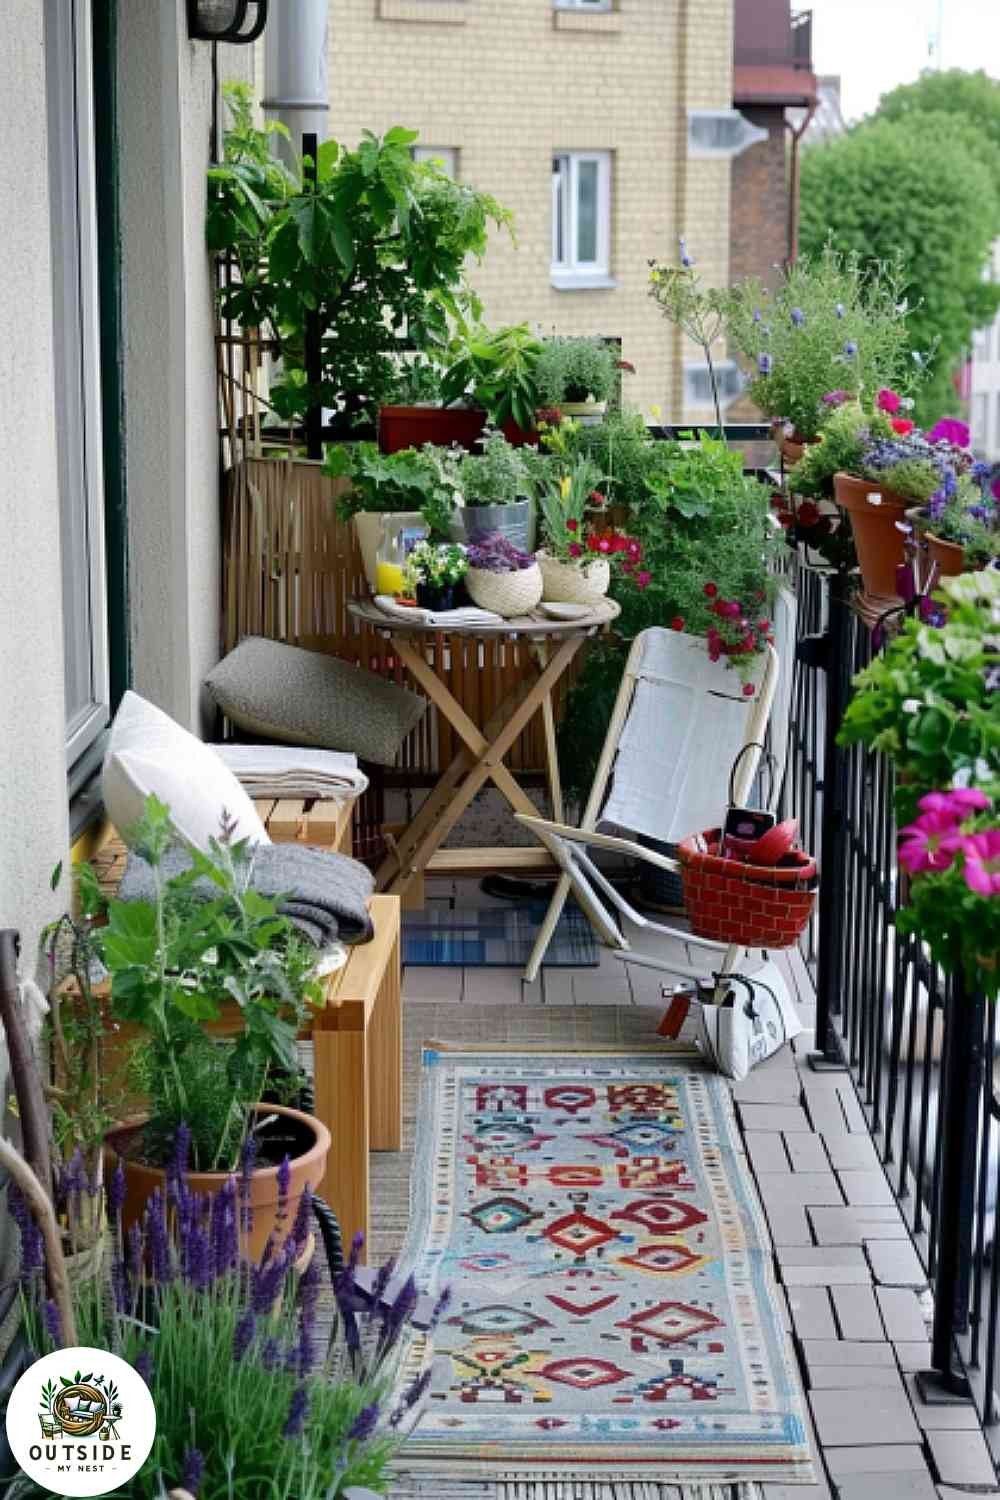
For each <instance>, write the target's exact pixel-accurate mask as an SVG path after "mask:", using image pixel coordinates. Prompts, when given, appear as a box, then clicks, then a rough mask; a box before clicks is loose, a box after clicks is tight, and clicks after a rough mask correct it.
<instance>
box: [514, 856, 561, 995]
mask: <svg viewBox="0 0 1000 1500" xmlns="http://www.w3.org/2000/svg"><path fill="white" fill-rule="evenodd" d="M571 885H572V881H571V880H570V878H569V876H568V875H560V877H559V879H558V880H557V881H556V886H555V890H554V891H553V892H552V899H551V901H550V902H549V909H548V911H547V912H546V913H545V918H544V920H543V922H542V925H541V927H539V929H538V936H537V937H536V939H535V946H534V947H533V948H532V950H531V957H530V958H529V959H528V962H527V964H526V965H525V969H524V978H525V981H526V983H528V984H530V983H531V981H532V980H533V979H536V978H537V977H538V971H539V969H540V968H541V967H542V962H543V960H544V958H545V953H546V950H547V949H548V946H549V944H550V943H551V941H552V934H553V933H554V932H555V930H556V927H557V926H558V924H559V918H560V917H561V916H562V910H563V907H564V906H565V905H566V898H567V896H568V895H569V893H570V887H571Z"/></svg>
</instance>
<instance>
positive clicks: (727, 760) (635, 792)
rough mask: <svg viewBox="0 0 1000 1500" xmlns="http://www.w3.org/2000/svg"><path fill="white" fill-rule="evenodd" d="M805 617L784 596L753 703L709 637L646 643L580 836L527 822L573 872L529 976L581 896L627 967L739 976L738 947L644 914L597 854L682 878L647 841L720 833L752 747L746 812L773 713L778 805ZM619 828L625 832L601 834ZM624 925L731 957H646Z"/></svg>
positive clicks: (632, 665) (658, 638)
mask: <svg viewBox="0 0 1000 1500" xmlns="http://www.w3.org/2000/svg"><path fill="white" fill-rule="evenodd" d="M795 611H796V607H795V599H794V596H793V595H792V594H790V593H789V592H788V591H787V590H784V589H783V590H781V591H780V593H779V595H778V598H777V599H776V601H775V605H774V624H775V639H776V641H778V642H780V644H781V646H782V648H783V651H784V655H783V656H782V657H779V654H778V651H777V650H776V649H775V647H773V646H771V647H768V649H767V651H766V652H765V653H763V654H762V656H761V657H760V659H759V664H758V672H757V674H756V676H755V678H754V684H755V688H756V691H755V693H754V695H753V697H748V696H746V695H744V693H743V691H742V683H741V681H740V679H739V677H738V676H737V675H736V673H735V672H734V671H732V670H730V669H729V668H727V667H726V665H725V664H724V663H723V662H721V661H720V662H712V661H710V660H709V656H708V652H707V650H706V646H705V642H704V640H703V639H700V638H697V637H695V636H690V635H684V634H681V633H679V632H677V631H673V630H665V629H662V628H660V627H654V628H652V629H649V630H644V631H642V633H641V634H640V635H638V636H637V637H636V639H635V641H634V643H633V645H632V649H631V651H630V652H629V657H628V662H627V664H626V667H625V673H624V676H623V678H622V684H621V687H620V689H619V691H618V697H617V700H616V702H615V708H614V713H613V714H612V716H611V723H610V725H609V726H608V734H607V738H606V740H605V742H604V749H603V750H602V752H601V758H600V761H599V763H598V767H597V774H596V776H595V778H594V785H593V787H592V788H591V792H590V797H589V798H588V800H587V805H586V807H585V809H584V812H583V817H582V819H581V822H580V826H579V828H573V827H570V826H569V825H568V824H563V823H554V822H550V821H548V820H547V819H545V818H536V817H529V816H528V815H527V814H523V813H518V815H517V817H518V821H519V822H521V823H523V824H524V826H525V827H526V828H530V829H531V831H532V832H533V833H534V834H535V835H536V837H537V838H538V839H539V840H540V841H541V842H542V843H543V844H544V845H545V846H546V848H547V849H548V850H549V852H550V853H551V854H552V855H553V857H554V859H555V860H556V862H557V864H558V865H559V868H560V869H561V870H562V872H563V873H562V875H561V876H560V878H559V880H558V883H557V884H556V887H555V890H554V892H553V895H552V900H551V902H550V904H549V909H548V912H547V914H546V917H545V920H544V922H543V923H542V926H541V929H540V931H539V934H538V938H537V941H536V943H535V946H534V949H533V951H532V954H531V957H530V959H529V960H528V965H527V968H526V969H525V978H526V979H528V980H531V979H534V978H535V976H536V974H537V973H538V970H539V967H540V966H541V963H542V960H543V959H544V957H545V951H546V949H547V948H548V945H549V942H550V940H551V938H552V934H553V932H554V930H555V927H556V923H557V922H558V920H559V916H560V914H561V912H562V909H563V906H564V905H565V903H566V898H567V897H568V895H569V894H570V891H572V892H573V894H574V896H575V897H576V899H577V901H578V902H579V904H580V906H581V907H582V908H583V910H584V911H585V912H586V914H587V916H588V918H589V919H590V922H591V925H592V926H593V927H594V928H595V930H596V932H597V933H598V935H599V937H601V938H602V939H603V941H604V942H605V943H607V944H608V945H609V946H610V947H611V948H613V949H614V950H615V956H616V957H618V958H621V959H623V960H624V961H625V962H628V963H637V964H641V965H642V966H644V967H646V968H653V969H661V970H665V971H666V972H668V973H672V974H679V975H685V976H689V977H692V978H701V977H704V975H705V972H706V967H709V968H714V969H716V970H717V971H719V972H728V971H729V970H730V969H732V967H733V966H734V964H735V962H736V957H737V955H738V953H739V951H740V949H739V948H738V947H733V946H729V947H727V945H726V944H725V943H718V942H711V941H709V940H708V939H706V938H699V937H693V936H692V935H691V933H690V932H688V931H686V930H684V929H682V928H677V927H671V926H667V925H665V924H664V923H661V922H656V921H653V920H652V919H651V918H650V917H648V916H647V915H646V914H645V913H643V912H639V911H636V910H635V908H634V907H633V906H632V905H631V904H630V903H629V902H628V901H627V900H626V899H625V897H624V896H623V895H622V893H621V892H620V891H619V890H618V889H617V888H616V887H615V886H614V885H613V884H612V883H611V881H610V880H609V879H608V877H607V875H605V874H604V873H603V872H602V871H601V870H600V869H599V868H598V866H597V865H596V864H595V862H594V860H593V858H592V857H591V854H590V850H591V849H593V850H604V851H606V852H608V853H613V854H622V855H627V856H629V857H630V858H632V859H637V860H643V861H645V862H646V863H647V864H649V865H653V866H654V867H656V868H657V869H660V870H669V871H673V872H677V871H679V869H680V865H679V864H678V862H677V861H676V860H675V859H673V858H671V857H670V856H669V855H667V854H665V853H662V852H660V851H659V850H658V849H656V848H655V847H654V848H650V847H648V845H645V844H641V843H639V842H637V839H638V837H643V838H646V839H651V840H654V841H656V843H658V844H661V845H662V844H676V843H677V842H678V841H679V840H680V839H682V838H685V837H687V836H688V835H689V834H692V833H697V832H701V831H702V830H703V829H707V828H713V827H717V826H718V825H719V824H720V822H721V821H722V818H723V815H724V811H725V806H726V799H727V794H728V787H729V775H730V771H731V769H732V767H733V763H734V762H735V761H736V757H737V755H739V752H740V751H741V749H743V747H744V746H748V747H750V748H749V749H748V751H747V753H746V754H745V755H743V756H742V757H741V758H740V761H739V764H738V765H737V767H736V774H735V777H734V795H735V798H736V801H737V802H738V803H740V804H743V805H746V802H747V799H748V797H750V795H751V792H752V790H753V786H754V779H755V776H756V773H757V767H758V763H759V760H760V750H759V748H754V747H755V746H756V747H759V745H760V744H761V742H763V741H764V740H765V735H766V734H767V731H768V722H769V719H770V717H771V714H772V709H773V711H774V712H775V722H774V725H773V731H774V732H773V733H772V736H771V738H772V740H773V753H774V756H775V761H776V764H777V770H776V771H775V774H774V775H773V777H772V778H771V779H772V788H771V794H772V799H775V800H776V799H777V797H778V796H779V794H780V786H781V779H782V773H783V767H784V760H785V752H786V746H787V739H788V714H789V706H790V681H791V662H792V656H793V649H794V638H795ZM609 783H610V792H609V790H608V787H609ZM607 826H611V827H614V828H615V829H616V830H622V832H614V833H604V832H601V831H600V830H601V828H602V827H607ZM618 914H620V915H618ZM620 916H624V917H627V918H628V920H629V921H630V922H631V923H633V924H634V925H635V926H636V927H638V928H640V929H645V930H648V931H650V932H655V933H659V934H661V935H666V936H669V937H673V938H677V939H678V940H679V941H680V942H682V943H684V944H686V945H690V946H692V947H696V948H705V949H708V950H714V951H715V952H716V953H718V954H720V955H723V957H722V961H721V962H715V963H713V964H709V965H706V964H705V963H704V962H703V963H702V965H701V966H700V967H692V966H691V965H690V964H685V963H682V962H675V961H673V960H669V961H668V960H665V959H663V958H660V957H657V956H654V955H651V954H643V953H640V952H637V951H636V950H634V949H633V948H632V947H631V944H630V941H629V938H628V937H627V936H626V934H625V932H624V931H623V929H622V925H621V921H620Z"/></svg>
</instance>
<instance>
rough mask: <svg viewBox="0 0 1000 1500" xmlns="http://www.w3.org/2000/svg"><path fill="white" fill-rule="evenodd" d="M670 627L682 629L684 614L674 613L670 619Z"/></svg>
mask: <svg viewBox="0 0 1000 1500" xmlns="http://www.w3.org/2000/svg"><path fill="white" fill-rule="evenodd" d="M670 629H671V630H683V629H684V616H683V615H674V618H673V619H672V620H671V621H670Z"/></svg>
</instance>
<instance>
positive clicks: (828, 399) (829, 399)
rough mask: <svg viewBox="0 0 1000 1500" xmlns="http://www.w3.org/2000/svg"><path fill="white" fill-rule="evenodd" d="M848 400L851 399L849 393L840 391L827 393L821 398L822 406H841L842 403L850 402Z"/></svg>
mask: <svg viewBox="0 0 1000 1500" xmlns="http://www.w3.org/2000/svg"><path fill="white" fill-rule="evenodd" d="M850 399H851V393H850V391H841V390H836V391H827V393H826V395H825V396H824V397H823V405H824V406H843V404H844V402H845V401H850Z"/></svg>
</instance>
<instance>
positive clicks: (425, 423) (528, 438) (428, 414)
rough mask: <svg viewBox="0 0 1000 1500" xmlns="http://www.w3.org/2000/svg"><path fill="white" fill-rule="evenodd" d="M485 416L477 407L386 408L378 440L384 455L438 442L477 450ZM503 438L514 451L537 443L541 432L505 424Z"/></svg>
mask: <svg viewBox="0 0 1000 1500" xmlns="http://www.w3.org/2000/svg"><path fill="white" fill-rule="evenodd" d="M485 426H486V413H485V412H484V411H481V410H480V409H479V407H477V406H383V407H381V409H380V410H379V414H378V441H379V447H380V448H381V449H382V452H383V453H398V452H399V451H400V450H401V449H402V448H421V447H423V445H424V443H435V444H437V446H438V447H439V448H450V447H451V445H452V443H457V444H458V446H459V447H460V448H467V449H468V450H469V451H470V452H475V451H476V443H477V442H478V441H479V439H480V438H481V437H482V435H483V429H484V428H485ZM503 435H504V437H505V438H506V439H507V441H508V443H513V445H514V447H515V448H520V447H523V446H524V444H526V443H537V442H538V433H537V432H534V431H525V429H524V428H523V427H518V426H517V424H516V423H515V422H505V423H504V425H503Z"/></svg>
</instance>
